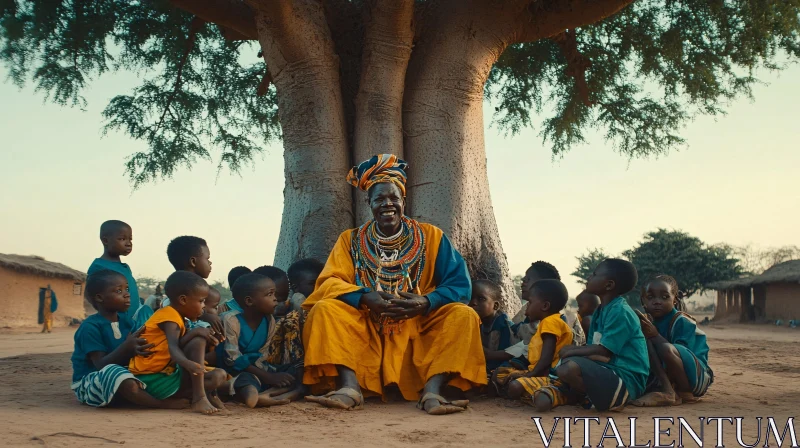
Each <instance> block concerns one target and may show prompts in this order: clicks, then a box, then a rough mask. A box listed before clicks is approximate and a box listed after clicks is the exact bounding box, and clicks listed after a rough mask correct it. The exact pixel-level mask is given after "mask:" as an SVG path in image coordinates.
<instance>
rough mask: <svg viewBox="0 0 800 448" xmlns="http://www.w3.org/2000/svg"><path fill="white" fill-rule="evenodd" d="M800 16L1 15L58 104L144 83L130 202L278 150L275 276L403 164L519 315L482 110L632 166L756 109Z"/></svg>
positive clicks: (451, 6)
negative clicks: (371, 177)
mask: <svg viewBox="0 0 800 448" xmlns="http://www.w3.org/2000/svg"><path fill="white" fill-rule="evenodd" d="M798 11H800V0H781V1H772V0H683V1H679V0H637V1H633V0H416V1H415V0H245V1H240V0H138V1H123V0H0V15H1V17H2V19H0V20H1V22H0V23H1V29H2V37H0V39H2V42H0V43H1V44H2V53H0V57H1V58H2V59H3V61H4V62H5V64H6V66H7V68H8V71H9V73H10V77H11V79H12V80H13V81H14V82H16V83H18V84H20V85H22V84H24V83H26V82H33V83H34V84H35V85H36V87H37V89H38V90H40V91H42V92H43V93H44V94H45V95H47V97H48V98H49V99H50V100H52V101H54V102H56V103H59V104H65V105H74V106H81V105H83V104H84V103H85V100H84V99H83V97H82V96H81V92H82V91H83V89H85V88H86V87H87V86H88V85H89V82H90V80H91V79H94V78H96V77H97V76H99V75H101V74H103V73H104V72H107V71H112V70H133V71H136V72H138V73H140V75H141V76H140V79H141V85H139V86H138V87H136V88H135V89H134V90H133V92H130V93H128V94H120V95H119V96H117V97H115V98H113V99H112V100H111V102H110V104H109V105H108V106H107V107H106V109H105V111H104V114H103V115H104V118H105V119H106V120H107V121H106V123H105V127H106V129H111V130H121V131H123V132H125V133H127V134H128V135H130V136H131V137H133V138H135V139H140V140H144V141H146V142H147V144H148V149H147V150H146V151H144V152H140V153H136V154H133V155H132V156H131V157H130V158H129V159H128V160H127V163H126V169H127V173H128V174H129V175H130V177H131V179H132V181H133V184H134V186H138V185H140V184H142V183H144V182H149V181H151V180H154V179H157V178H159V177H169V176H171V175H172V174H173V173H174V172H175V170H176V169H178V168H179V167H190V166H191V165H192V164H193V163H195V162H196V161H197V160H198V159H210V158H216V159H217V160H218V161H219V164H220V167H225V166H227V167H230V168H231V169H232V170H234V171H236V170H238V169H240V168H241V167H242V166H243V165H244V164H247V163H249V162H250V161H251V160H252V159H253V157H254V156H255V155H256V154H257V153H258V152H259V151H260V148H261V146H262V145H263V144H264V142H265V141H269V140H272V139H281V140H282V141H283V147H284V160H285V176H286V183H285V189H284V211H283V218H282V222H281V231H280V238H279V242H278V247H277V249H276V255H275V263H276V264H277V265H279V266H284V267H286V266H287V265H288V264H289V263H290V262H291V261H292V260H295V259H297V258H300V257H308V256H314V257H319V258H323V259H324V258H325V257H326V255H327V253H328V251H329V249H330V248H331V247H332V245H333V243H334V241H335V239H336V236H337V235H338V234H339V233H340V232H341V231H342V230H344V229H346V228H349V227H352V226H354V225H355V224H357V223H361V222H363V220H364V219H366V217H367V216H368V212H367V210H366V207H365V204H364V201H363V199H362V197H361V196H360V195H358V194H356V193H354V192H353V191H352V190H351V189H350V187H349V186H348V185H347V184H346V183H345V182H344V180H343V177H344V174H345V173H346V171H347V169H348V168H349V167H350V166H351V165H352V164H354V163H355V162H358V161H360V160H363V159H366V158H367V157H368V156H370V155H372V154H375V153H381V152H390V153H394V154H397V155H399V156H401V157H402V158H404V159H406V160H407V161H408V162H409V164H410V173H409V185H408V208H407V210H408V213H409V214H410V215H411V216H413V217H415V218H418V219H420V220H423V221H427V222H431V223H433V224H436V225H438V226H440V227H442V228H443V229H444V230H445V231H446V232H447V233H448V235H449V236H450V238H451V239H452V241H453V243H454V244H455V246H456V247H457V248H458V249H459V250H460V251H461V252H462V254H463V255H464V257H465V259H466V260H467V262H468V265H469V267H470V270H471V273H472V274H473V275H476V276H481V277H488V278H490V279H494V280H498V281H501V282H502V283H503V285H504V291H505V293H506V294H505V295H506V298H507V299H506V303H505V307H506V308H507V309H508V310H509V311H512V312H513V311H514V310H515V309H516V308H518V306H519V302H518V301H517V300H515V299H514V298H515V297H516V294H515V293H514V292H513V287H512V284H511V277H510V275H509V273H508V266H507V262H506V259H505V256H504V254H503V250H502V246H501V243H500V239H499V235H498V231H497V225H496V222H495V217H494V214H493V211H492V206H491V199H490V194H489V184H488V179H487V174H486V151H485V148H484V135H483V133H484V120H483V107H484V104H491V105H493V106H494V107H495V116H494V121H495V123H496V124H497V125H498V126H499V127H500V128H501V129H503V130H506V131H509V132H511V133H516V132H517V131H519V130H520V129H521V128H523V127H526V126H536V127H537V128H538V129H539V130H540V133H541V137H542V138H543V140H544V141H545V142H546V143H547V144H548V145H549V146H550V147H551V148H552V152H553V155H554V156H558V155H560V154H563V153H564V152H565V151H567V150H568V149H569V148H570V147H572V146H574V145H575V144H577V143H580V142H583V140H584V134H583V132H584V131H585V130H586V129H587V128H596V129H600V130H601V131H603V132H604V133H605V137H606V139H608V140H609V141H610V142H612V143H613V144H614V147H615V148H616V150H617V151H618V152H620V153H621V154H623V155H625V156H628V157H644V156H652V155H659V154H664V153H666V152H667V151H668V150H669V149H671V148H673V147H675V146H677V145H681V144H682V143H683V140H682V139H681V138H680V136H679V130H680V129H681V126H682V124H683V123H685V122H686V121H687V120H689V119H690V118H692V117H693V116H694V115H696V114H698V113H702V114H718V113H721V112H723V107H724V105H725V102H726V101H729V100H731V99H733V98H735V97H737V96H739V95H745V96H746V95H749V94H750V87H751V85H752V84H753V83H754V82H756V81H757V80H756V78H755V77H754V75H753V73H754V70H756V69H758V68H760V67H766V68H778V67H779V65H780V64H781V62H783V61H788V60H790V59H793V58H797V57H798V56H800V37H799V36H800V34H799V31H800V20H799V19H798ZM487 99H488V100H489V101H487ZM539 120H540V121H539ZM534 121H536V122H534ZM216 154H218V156H217V155H216Z"/></svg>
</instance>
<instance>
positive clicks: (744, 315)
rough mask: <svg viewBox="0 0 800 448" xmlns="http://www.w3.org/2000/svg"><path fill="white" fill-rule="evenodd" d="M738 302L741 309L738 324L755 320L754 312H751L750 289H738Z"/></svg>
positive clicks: (751, 299) (751, 297)
mask: <svg viewBox="0 0 800 448" xmlns="http://www.w3.org/2000/svg"><path fill="white" fill-rule="evenodd" d="M739 301H740V303H741V309H740V314H739V321H740V322H750V321H753V320H755V312H754V310H753V296H752V294H751V290H750V288H749V287H748V288H740V289H739Z"/></svg>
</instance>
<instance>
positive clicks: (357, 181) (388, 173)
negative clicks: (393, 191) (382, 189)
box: [347, 154, 408, 196]
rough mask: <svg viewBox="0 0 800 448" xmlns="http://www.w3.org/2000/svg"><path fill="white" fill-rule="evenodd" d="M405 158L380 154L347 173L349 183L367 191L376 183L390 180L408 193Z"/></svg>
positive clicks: (402, 191)
mask: <svg viewBox="0 0 800 448" xmlns="http://www.w3.org/2000/svg"><path fill="white" fill-rule="evenodd" d="M407 168H408V164H407V163H406V162H405V160H401V159H398V158H397V156H395V155H393V154H379V155H377V156H373V157H372V158H371V159H369V160H365V161H363V162H361V163H359V164H358V166H354V167H353V168H352V169H351V170H350V172H349V173H348V174H347V183H349V184H350V185H352V186H354V187H356V188H358V189H359V190H362V191H367V190H369V189H370V187H372V186H373V185H375V184H379V183H383V182H390V183H393V184H395V185H397V187H398V188H399V189H400V192H401V193H403V196H405V195H406V169H407Z"/></svg>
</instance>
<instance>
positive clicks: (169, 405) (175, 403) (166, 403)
mask: <svg viewBox="0 0 800 448" xmlns="http://www.w3.org/2000/svg"><path fill="white" fill-rule="evenodd" d="M191 404H192V402H191V401H189V399H187V398H167V399H164V400H161V409H186V408H188V407H189V406H191Z"/></svg>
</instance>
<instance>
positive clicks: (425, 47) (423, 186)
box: [403, 0, 523, 315]
mask: <svg viewBox="0 0 800 448" xmlns="http://www.w3.org/2000/svg"><path fill="white" fill-rule="evenodd" d="M489 3H491V2H489ZM520 3H522V2H520ZM444 7H445V5H442V8H443V9H444ZM522 12H523V8H522V7H521V6H520V5H519V4H518V2H513V1H508V2H505V4H504V5H503V6H500V3H497V2H495V3H493V4H490V5H487V2H480V1H468V0H458V1H454V2H451V3H450V4H449V7H447V8H446V13H444V14H441V15H437V13H436V12H435V11H433V12H431V16H430V17H429V18H428V20H426V22H425V23H424V24H422V26H424V27H425V33H426V38H425V39H423V40H421V41H420V42H418V43H417V46H416V47H415V49H414V54H413V55H412V58H411V62H410V65H409V69H408V77H407V86H406V94H405V104H404V115H403V120H404V127H405V130H406V137H405V154H406V160H408V162H409V165H410V175H409V177H410V179H411V181H410V183H409V188H408V192H409V193H408V194H409V200H408V202H409V207H410V210H409V211H410V215H411V216H413V217H414V218H415V219H419V220H420V221H424V222H430V223H432V224H435V225H437V226H439V227H441V228H442V229H443V230H444V231H445V233H446V234H447V235H448V236H449V237H450V238H451V239H452V241H453V244H454V245H455V247H457V248H458V250H459V251H460V252H461V254H462V255H463V256H464V258H465V259H466V260H467V264H468V266H469V269H470V274H472V275H473V277H478V278H488V279H491V280H493V281H495V282H498V283H499V284H501V285H502V289H503V296H504V297H503V308H504V309H505V310H506V311H507V312H508V313H511V314H512V315H513V314H514V313H515V312H516V311H517V310H518V309H519V307H520V301H519V298H518V297H517V294H516V292H515V290H514V286H513V284H512V282H511V275H510V274H509V270H508V262H507V261H506V257H505V254H504V253H503V248H502V244H501V242H500V235H499V232H498V229H497V223H496V221H495V217H494V211H493V209H492V200H491V195H490V194H489V180H488V177H487V173H486V151H485V148H484V135H483V88H484V84H485V83H486V79H487V78H488V76H489V71H490V70H491V68H492V65H493V64H494V63H495V62H496V61H497V59H498V58H499V57H500V54H502V52H503V50H505V48H506V47H507V46H508V45H509V44H510V43H511V33H510V32H505V29H506V28H505V27H503V24H504V23H503V21H504V20H512V19H514V17H515V16H519V15H520V14H521V13H522ZM484 18H485V19H484Z"/></svg>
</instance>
